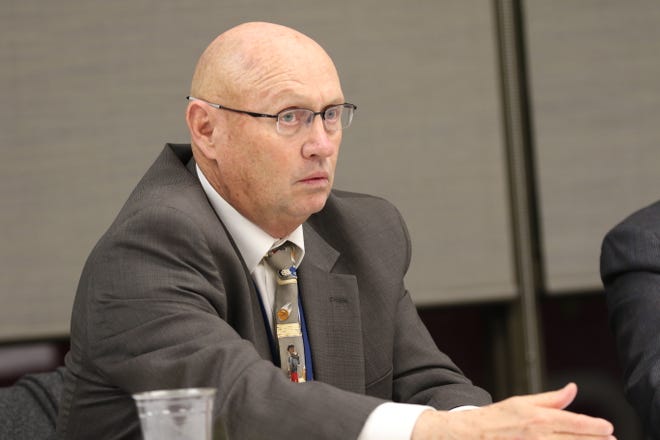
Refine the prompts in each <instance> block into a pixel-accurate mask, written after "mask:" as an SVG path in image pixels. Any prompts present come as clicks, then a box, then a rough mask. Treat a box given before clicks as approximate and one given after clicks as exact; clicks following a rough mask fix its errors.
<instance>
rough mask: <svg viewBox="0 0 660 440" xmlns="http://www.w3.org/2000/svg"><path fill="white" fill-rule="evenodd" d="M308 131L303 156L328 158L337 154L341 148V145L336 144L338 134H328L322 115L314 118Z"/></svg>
mask: <svg viewBox="0 0 660 440" xmlns="http://www.w3.org/2000/svg"><path fill="white" fill-rule="evenodd" d="M317 116H318V117H317ZM308 130H309V132H308V137H307V142H305V145H303V155H304V156H305V157H312V156H322V157H328V156H332V155H333V154H334V153H335V152H336V150H337V148H338V146H339V143H338V142H336V137H337V133H328V131H327V130H326V129H325V123H324V121H323V118H322V117H321V115H315V116H314V117H313V119H312V121H311V126H310V127H309V128H308ZM339 136H341V133H339Z"/></svg>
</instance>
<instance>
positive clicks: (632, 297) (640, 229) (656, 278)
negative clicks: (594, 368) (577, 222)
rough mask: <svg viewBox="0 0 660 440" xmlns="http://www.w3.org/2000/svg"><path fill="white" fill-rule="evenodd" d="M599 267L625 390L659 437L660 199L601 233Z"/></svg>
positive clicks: (650, 433)
mask: <svg viewBox="0 0 660 440" xmlns="http://www.w3.org/2000/svg"><path fill="white" fill-rule="evenodd" d="M600 269H601V277H602V280H603V284H604V286H605V294H606V297H607V306H608V313H609V317H610V325H611V327H612V331H613V332H614V335H615V338H616V343H617V348H618V352H619V357H620V359H621V364H622V366H623V368H624V379H625V387H626V389H625V391H626V396H627V397H628V400H629V401H630V403H631V404H632V405H633V407H634V408H635V410H636V411H637V413H638V414H639V416H640V417H641V419H642V422H643V424H644V428H645V430H646V433H647V435H648V436H649V438H654V439H660V202H656V203H655V204H653V205H651V206H648V207H646V208H644V209H642V210H640V211H638V212H636V213H634V214H633V215H631V216H630V217H628V218H627V219H625V220H624V221H623V222H621V223H620V224H619V225H617V226H616V227H615V228H614V229H612V231H610V232H609V233H608V234H607V235H606V236H605V240H604V241H603V247H602V253H601V260H600Z"/></svg>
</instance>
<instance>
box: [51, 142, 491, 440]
mask: <svg viewBox="0 0 660 440" xmlns="http://www.w3.org/2000/svg"><path fill="white" fill-rule="evenodd" d="M190 160H191V151H190V147H189V146H188V145H167V146H166V147H165V150H164V151H163V152H162V154H161V155H160V156H159V158H158V159H157V160H156V162H155V163H154V164H153V166H152V167H151V168H150V169H149V171H148V172H147V173H146V175H145V176H144V177H143V179H142V180H141V182H140V183H139V184H138V186H137V187H136V189H135V190H134V192H133V193H132V194H131V196H130V198H129V199H128V201H127V202H126V204H125V206H124V207H123V208H122V210H121V212H120V213H119V215H118V217H117V219H116V220H115V221H114V223H113V224H112V225H111V226H110V228H109V230H108V231H107V232H106V233H105V234H104V235H103V237H102V238H101V239H100V241H99V242H98V244H97V245H96V247H95V248H94V249H93V251H92V253H91V255H90V256H89V258H88V260H87V263H86V265H85V268H84V270H83V273H82V276H81V279H80V283H79V287H78V291H77V294H76V300H75V304H74V308H73V316H72V324H71V351H70V353H69V354H68V355H67V359H66V363H67V367H68V370H67V371H68V372H67V376H66V383H65V388H64V391H63V397H62V403H61V409H60V417H59V420H58V432H59V433H60V436H61V437H62V438H67V439H91V438H94V439H102V438H107V439H119V438H139V434H138V433H139V422H138V419H137V417H136V410H135V405H134V403H133V401H132V399H131V397H130V395H131V393H135V392H139V391H145V390H153V389H163V388H178V387H193V386H204V387H209V386H210V387H215V388H217V391H218V392H217V398H216V401H215V421H216V433H217V437H220V434H221V433H222V432H225V433H226V435H227V436H228V437H229V438H231V439H239V440H243V439H250V440H254V439H262V438H263V439H280V438H281V439H284V438H293V437H298V438H308V439H351V438H356V437H357V435H358V433H359V432H360V430H361V428H362V426H363V424H364V422H365V420H366V418H367V416H368V415H369V414H370V412H371V411H372V410H373V409H374V408H375V407H376V406H377V405H379V404H380V403H382V402H383V401H385V400H394V401H398V402H411V403H421V404H428V405H432V406H435V407H437V408H441V409H449V408H452V407H455V406H459V405H466V404H475V405H480V404H485V403H488V402H489V399H490V398H489V396H488V394H487V393H486V392H485V391H483V390H481V389H479V388H477V387H474V386H473V385H471V383H470V382H469V381H468V380H467V379H466V378H465V377H464V376H463V374H462V373H461V372H460V371H459V370H458V368H457V367H456V366H455V365H454V364H453V363H452V362H451V361H450V359H449V358H448V357H447V356H445V355H444V354H442V353H441V352H440V351H438V349H437V348H436V346H435V344H434V342H433V340H432V339H431V337H430V335H429V334H428V332H427V331H426V329H425V328H424V326H423V324H422V323H421V321H420V319H419V317H418V315H417V312H416V310H415V307H414V305H413V303H412V301H411V299H410V296H409V294H408V292H407V291H406V289H405V286H404V284H403V277H404V275H405V272H406V270H407V268H408V264H409V261H410V241H409V237H408V234H407V230H406V228H405V225H404V223H403V220H402V219H401V217H400V215H399V213H398V212H397V211H396V209H394V208H393V207H392V206H391V205H390V204H389V203H387V202H386V201H384V200H382V199H378V198H374V197H369V196H364V195H359V194H352V193H346V192H339V191H334V192H333V193H332V195H331V196H330V197H329V199H328V202H327V204H326V207H325V208H324V209H323V210H322V211H321V212H320V213H318V214H316V215H314V216H312V217H311V218H310V219H309V220H308V221H307V222H306V223H305V224H304V234H305V259H304V261H303V263H302V264H301V266H300V268H299V270H298V275H299V286H300V291H301V298H302V302H303V306H304V310H305V318H306V321H307V323H308V333H309V339H310V344H311V349H312V359H313V365H314V374H315V379H316V381H314V382H310V383H306V384H303V385H298V384H292V383H291V382H289V381H288V380H287V378H286V377H285V375H283V374H282V372H281V370H280V369H279V368H278V367H275V366H274V365H273V363H272V360H271V352H270V349H269V343H268V336H267V332H266V327H265V324H264V320H263V318H262V314H261V311H260V305H259V299H258V296H257V292H256V290H255V287H254V284H253V282H252V280H251V277H250V274H249V273H248V270H247V268H246V266H245V264H244V262H243V260H242V259H241V257H240V255H239V253H238V252H237V249H236V247H235V245H234V243H233V242H232V238H231V236H230V235H229V234H228V233H227V231H226V230H225V228H224V226H223V224H222V222H220V221H219V219H218V218H217V216H216V213H215V211H214V210H213V209H212V207H211V206H210V204H209V202H208V200H207V199H206V196H205V194H204V192H203V190H202V188H201V186H200V184H199V181H198V180H197V178H196V176H195V175H194V174H193V173H191V172H190V171H189V169H188V168H187V167H186V164H187V163H189V161H190Z"/></svg>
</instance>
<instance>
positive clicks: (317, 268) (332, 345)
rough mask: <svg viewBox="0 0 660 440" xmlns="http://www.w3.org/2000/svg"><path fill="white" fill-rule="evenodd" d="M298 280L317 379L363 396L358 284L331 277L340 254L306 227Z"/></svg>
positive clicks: (348, 277) (335, 275)
mask: <svg viewBox="0 0 660 440" xmlns="http://www.w3.org/2000/svg"><path fill="white" fill-rule="evenodd" d="M304 228H305V229H304V234H305V258H304V259H303V262H302V264H301V265H300V268H299V272H298V277H299V278H298V281H299V289H300V295H301V298H302V303H303V310H304V312H305V321H306V324H307V332H308V335H309V341H310V346H311V349H312V360H313V367H314V378H315V379H317V380H320V381H322V382H326V383H329V384H332V385H334V386H337V387H338V388H341V389H344V390H348V391H353V392H357V393H361V394H364V392H365V378H364V368H365V367H364V350H363V346H362V325H361V316H360V300H359V295H358V285H357V279H356V277H355V275H353V274H341V273H332V272H331V270H332V268H333V267H334V266H335V263H336V262H337V260H338V258H340V254H339V252H337V250H335V249H334V248H333V247H331V246H330V245H329V244H328V243H327V242H326V241H325V240H324V239H323V238H321V237H320V236H319V235H318V234H317V233H316V231H314V230H313V229H312V228H311V227H309V226H308V225H307V224H305V225H304Z"/></svg>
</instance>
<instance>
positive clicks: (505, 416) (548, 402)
mask: <svg viewBox="0 0 660 440" xmlns="http://www.w3.org/2000/svg"><path fill="white" fill-rule="evenodd" d="M576 395H577V386H576V385H575V384H574V383H569V384H568V385H566V386H565V387H564V388H561V389H559V390H556V391H549V392H546V393H540V394H530V395H525V396H515V397H510V398H508V399H505V400H502V401H501V402H497V403H494V404H492V405H488V406H484V407H481V408H477V409H474V410H469V411H457V412H447V411H426V412H424V413H422V415H420V417H419V418H418V419H417V423H416V424H415V428H414V430H413V434H412V437H411V440H454V439H455V440H470V439H475V440H476V439H492V440H495V439H544V440H554V439H556V440H572V439H575V440H615V438H614V436H613V435H612V433H613V431H614V428H613V427H612V424H611V423H610V422H608V421H607V420H604V419H600V418H595V417H589V416H586V415H583V414H576V413H573V412H570V411H565V410H564V408H566V407H567V406H568V405H569V404H570V403H571V402H572V401H573V399H575V396H576Z"/></svg>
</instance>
